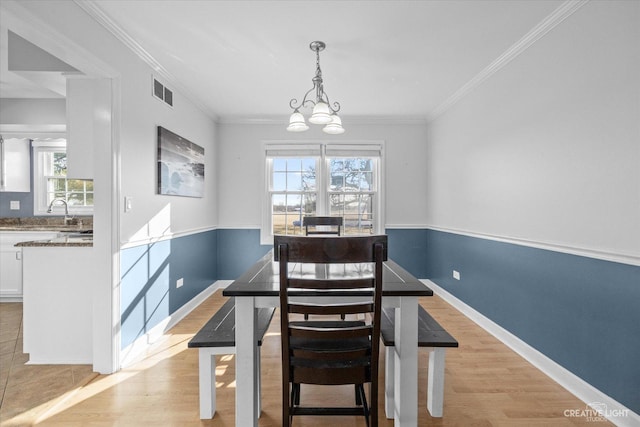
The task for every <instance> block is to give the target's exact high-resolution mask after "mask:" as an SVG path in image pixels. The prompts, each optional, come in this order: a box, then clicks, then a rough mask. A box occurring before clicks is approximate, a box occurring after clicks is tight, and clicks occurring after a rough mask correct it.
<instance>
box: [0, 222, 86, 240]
mask: <svg viewBox="0 0 640 427" xmlns="http://www.w3.org/2000/svg"><path fill="white" fill-rule="evenodd" d="M0 231H50V232H59V233H60V235H59V236H57V237H55V238H51V239H45V240H33V241H27V242H20V243H17V244H16V245H15V246H18V247H37V246H85V247H91V246H93V217H92V216H82V217H73V218H72V219H71V220H69V221H67V222H66V223H65V220H64V218H63V217H57V216H56V217H53V216H52V217H22V218H0Z"/></svg>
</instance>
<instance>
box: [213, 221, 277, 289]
mask: <svg viewBox="0 0 640 427" xmlns="http://www.w3.org/2000/svg"><path fill="white" fill-rule="evenodd" d="M218 247H219V248H220V251H219V252H218V272H219V277H218V279H220V280H234V279H237V278H238V277H240V275H241V274H242V273H244V272H245V271H247V270H248V269H249V267H251V266H252V265H253V264H254V263H255V262H256V261H257V260H259V259H260V258H262V257H263V256H264V255H265V254H266V253H267V252H269V251H270V250H271V248H272V247H273V245H261V244H260V230H256V229H233V230H230V229H221V230H218Z"/></svg>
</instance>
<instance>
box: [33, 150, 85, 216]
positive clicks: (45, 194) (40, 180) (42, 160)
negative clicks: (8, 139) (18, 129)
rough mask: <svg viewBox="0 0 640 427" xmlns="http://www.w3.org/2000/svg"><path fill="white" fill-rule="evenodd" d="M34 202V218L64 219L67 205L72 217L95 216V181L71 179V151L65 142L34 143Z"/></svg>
mask: <svg viewBox="0 0 640 427" xmlns="http://www.w3.org/2000/svg"><path fill="white" fill-rule="evenodd" d="M32 145H33V154H34V159H33V164H34V168H33V171H34V172H33V173H34V176H33V190H34V194H33V199H34V200H33V201H34V203H33V204H34V215H62V214H64V212H65V211H64V204H63V203H55V204H54V205H53V206H52V212H47V210H48V208H49V205H50V204H51V202H52V201H54V200H55V199H61V200H64V201H65V202H67V206H68V209H69V214H71V215H73V214H77V215H91V214H92V213H93V181H92V180H84V179H71V178H67V150H66V141H65V140H64V139H55V140H50V139H48V140H34V141H33V143H32Z"/></svg>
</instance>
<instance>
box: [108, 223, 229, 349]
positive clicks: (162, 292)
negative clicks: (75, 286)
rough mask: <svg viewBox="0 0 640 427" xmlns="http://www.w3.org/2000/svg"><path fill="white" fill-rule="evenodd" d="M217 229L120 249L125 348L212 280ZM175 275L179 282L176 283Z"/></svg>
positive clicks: (216, 271)
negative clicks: (181, 280) (181, 282)
mask: <svg viewBox="0 0 640 427" xmlns="http://www.w3.org/2000/svg"><path fill="white" fill-rule="evenodd" d="M217 254H218V242H217V232H216V231H214V230H212V231H207V232H203V233H197V234H192V235H189V236H184V237H178V238H175V239H171V240H164V241H160V242H155V243H149V244H145V245H141V246H136V247H132V248H127V249H124V250H122V251H121V252H120V279H121V283H120V304H121V305H120V307H121V311H120V313H121V314H120V316H121V317H120V322H121V345H122V348H125V347H126V346H128V345H129V344H131V343H133V342H134V341H135V340H136V339H137V338H138V337H140V336H142V335H144V334H145V333H147V332H148V331H149V330H150V329H152V328H153V327H154V326H156V325H158V324H159V323H160V322H162V321H163V320H165V319H166V318H167V317H169V316H170V315H171V314H173V313H174V312H175V311H176V310H178V309H179V308H180V307H182V306H183V305H184V304H186V303H187V302H189V301H190V300H191V299H193V298H194V297H195V296H196V295H198V294H199V293H200V292H202V291H203V290H205V289H206V288H207V287H209V286H210V285H211V284H212V283H214V282H215V281H216V280H217V277H218V267H217V264H218V263H217ZM178 279H183V286H182V287H180V288H177V287H176V282H177V280H178Z"/></svg>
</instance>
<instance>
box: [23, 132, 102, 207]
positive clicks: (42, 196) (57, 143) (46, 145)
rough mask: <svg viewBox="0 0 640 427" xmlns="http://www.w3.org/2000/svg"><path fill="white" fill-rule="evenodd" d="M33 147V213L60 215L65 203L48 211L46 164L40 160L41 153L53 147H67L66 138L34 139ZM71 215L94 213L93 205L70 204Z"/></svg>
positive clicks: (58, 204)
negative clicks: (45, 178)
mask: <svg viewBox="0 0 640 427" xmlns="http://www.w3.org/2000/svg"><path fill="white" fill-rule="evenodd" d="M31 146H32V148H33V215H34V216H60V215H64V205H62V204H60V203H57V204H56V205H55V206H53V208H52V212H47V209H48V208H49V205H48V203H47V192H46V187H44V186H45V183H44V179H43V176H44V165H43V164H42V161H41V160H40V153H41V152H43V151H49V150H50V149H52V148H58V149H59V148H64V149H66V147H67V141H66V139H64V138H58V139H45V140H42V139H40V140H34V141H33V142H32V143H31ZM69 215H70V216H73V215H93V206H69Z"/></svg>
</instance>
